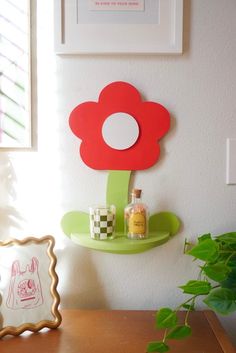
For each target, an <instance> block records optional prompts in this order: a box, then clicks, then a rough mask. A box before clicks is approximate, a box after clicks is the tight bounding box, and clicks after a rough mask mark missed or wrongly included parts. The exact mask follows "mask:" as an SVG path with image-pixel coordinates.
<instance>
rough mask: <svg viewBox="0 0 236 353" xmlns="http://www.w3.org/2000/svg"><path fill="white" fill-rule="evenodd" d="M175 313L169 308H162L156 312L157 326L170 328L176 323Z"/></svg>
mask: <svg viewBox="0 0 236 353" xmlns="http://www.w3.org/2000/svg"><path fill="white" fill-rule="evenodd" d="M177 320H178V318H177V315H176V313H175V312H174V311H173V310H171V309H170V308H162V309H160V310H159V311H158V312H157V314H156V326H157V328H170V327H174V326H175V325H176V324H177Z"/></svg>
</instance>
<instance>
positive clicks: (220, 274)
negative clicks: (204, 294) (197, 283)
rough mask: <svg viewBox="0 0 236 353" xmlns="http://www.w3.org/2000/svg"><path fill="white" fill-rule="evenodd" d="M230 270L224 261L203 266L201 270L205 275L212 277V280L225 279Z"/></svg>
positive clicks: (219, 280)
mask: <svg viewBox="0 0 236 353" xmlns="http://www.w3.org/2000/svg"><path fill="white" fill-rule="evenodd" d="M230 271H231V269H230V267H228V266H226V265H225V264H224V263H219V262H218V263H216V264H213V265H208V266H205V267H203V272H204V273H205V274H206V275H207V277H209V278H210V279H213V281H216V282H221V281H223V280H225V279H226V278H227V276H228V274H229V273H230Z"/></svg>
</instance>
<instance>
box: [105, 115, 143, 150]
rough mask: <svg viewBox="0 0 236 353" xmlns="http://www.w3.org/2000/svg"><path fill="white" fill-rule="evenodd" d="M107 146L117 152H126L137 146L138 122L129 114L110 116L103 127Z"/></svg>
mask: <svg viewBox="0 0 236 353" xmlns="http://www.w3.org/2000/svg"><path fill="white" fill-rule="evenodd" d="M102 136H103V138H104V140H105V142H106V144H107V145H108V146H110V147H112V148H114V149H116V150H125V149H127V148H129V147H131V146H133V145H134V144H135V142H136V141H137V139H138V137H139V126H138V123H137V121H136V120H135V119H134V118H133V117H132V115H129V114H127V113H121V112H119V113H114V114H111V115H110V116H108V118H107V119H106V120H105V122H104V124H103V127H102Z"/></svg>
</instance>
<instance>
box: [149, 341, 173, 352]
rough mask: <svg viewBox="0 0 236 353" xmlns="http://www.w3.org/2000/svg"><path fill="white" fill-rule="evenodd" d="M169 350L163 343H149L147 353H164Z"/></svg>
mask: <svg viewBox="0 0 236 353" xmlns="http://www.w3.org/2000/svg"><path fill="white" fill-rule="evenodd" d="M169 350H170V348H169V346H167V344H165V343H164V342H150V343H149V344H148V346H147V352H148V353H149V352H159V353H164V352H168V351H169Z"/></svg>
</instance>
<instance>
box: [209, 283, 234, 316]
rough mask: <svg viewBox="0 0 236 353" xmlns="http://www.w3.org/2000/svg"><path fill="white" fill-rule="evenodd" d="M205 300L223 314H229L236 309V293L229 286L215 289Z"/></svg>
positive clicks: (213, 308)
mask: <svg viewBox="0 0 236 353" xmlns="http://www.w3.org/2000/svg"><path fill="white" fill-rule="evenodd" d="M203 301H204V303H205V304H206V305H208V306H209V307H210V308H211V309H212V310H214V311H215V312H217V313H219V314H221V315H228V314H230V313H232V312H234V311H236V293H235V292H234V291H232V290H230V289H228V288H217V289H215V290H213V291H212V292H211V293H210V294H209V295H208V296H207V297H206V299H204V300H203Z"/></svg>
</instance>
